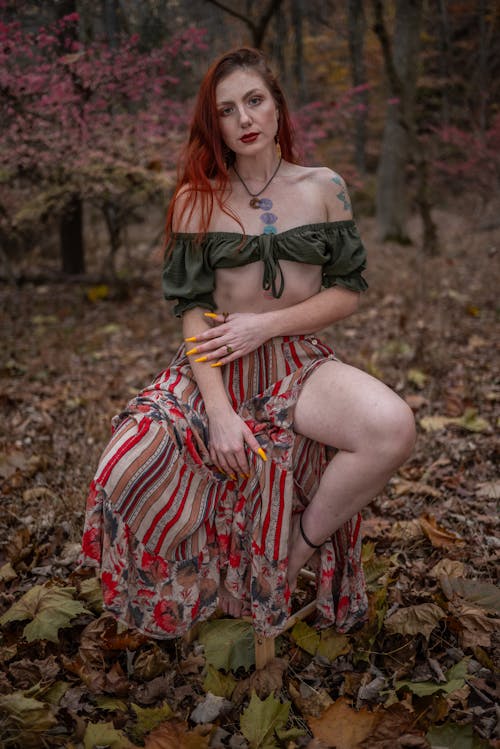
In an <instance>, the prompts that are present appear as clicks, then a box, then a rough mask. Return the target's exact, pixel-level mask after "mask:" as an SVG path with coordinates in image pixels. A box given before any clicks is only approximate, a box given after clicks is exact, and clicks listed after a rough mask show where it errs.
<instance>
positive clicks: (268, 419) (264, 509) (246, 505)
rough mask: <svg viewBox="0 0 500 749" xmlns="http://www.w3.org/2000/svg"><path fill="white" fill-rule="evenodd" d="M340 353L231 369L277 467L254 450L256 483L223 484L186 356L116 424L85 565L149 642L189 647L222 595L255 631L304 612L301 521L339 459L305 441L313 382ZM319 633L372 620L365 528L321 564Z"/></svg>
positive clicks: (273, 353) (311, 352) (276, 349)
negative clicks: (297, 575)
mask: <svg viewBox="0 0 500 749" xmlns="http://www.w3.org/2000/svg"><path fill="white" fill-rule="evenodd" d="M332 359H335V356H334V354H333V352H332V351H331V349H330V348H328V347H327V346H326V345H324V344H323V343H321V342H320V341H318V339H316V338H313V337H311V336H288V337H279V338H274V339H272V340H271V341H268V342H267V343H265V344H264V345H263V346H261V347H260V348H258V349H257V350H256V351H254V352H253V353H251V354H249V355H248V356H245V357H242V358H241V359H237V360H236V361H234V362H231V363H230V364H228V365H226V366H225V367H223V369H222V376H223V378H224V382H225V386H226V389H227V393H228V394H229V397H230V399H231V401H232V405H233V408H234V409H235V411H236V412H237V413H238V414H239V415H240V416H241V417H242V418H243V419H244V420H245V422H246V424H247V425H248V426H249V427H250V429H251V430H252V432H253V434H254V435H255V437H256V439H257V440H258V442H259V443H260V445H261V447H263V449H264V450H265V452H266V454H267V457H268V460H267V462H264V461H262V460H261V459H260V458H259V457H258V456H256V455H255V454H254V453H253V452H251V451H250V450H247V452H248V460H249V464H250V466H251V471H250V476H249V478H243V477H241V478H237V480H233V479H231V478H230V477H228V476H227V475H225V474H222V473H220V471H219V470H218V469H217V467H216V466H214V465H213V464H212V462H211V460H210V456H209V453H208V447H207V446H208V421H207V417H206V413H205V408H204V404H203V400H202V398H201V395H200V392H199V390H198V387H197V384H196V381H195V379H194V376H193V372H192V370H191V367H190V364H189V361H188V358H187V357H186V353H185V347H184V345H182V346H181V347H180V349H179V351H178V352H177V355H176V356H175V358H174V360H173V362H172V364H171V365H170V367H169V368H168V369H166V370H165V371H163V372H161V373H160V374H159V375H158V376H157V377H156V378H155V380H154V381H153V382H152V384H151V385H150V386H149V387H147V388H146V389H145V390H143V391H142V392H141V393H140V394H139V395H138V396H137V397H135V398H134V399H133V400H132V401H131V402H130V403H129V404H128V405H127V407H126V409H125V410H124V411H123V412H122V413H120V414H119V415H118V416H116V417H115V418H114V419H113V429H114V431H113V435H112V438H111V440H110V442H109V444H108V446H107V448H106V449H105V451H104V453H103V455H102V458H101V461H100V463H99V466H98V468H97V472H96V474H95V477H94V480H93V481H92V484H91V487H90V492H89V496H88V500H87V509H86V518H85V528H84V533H83V540H82V554H81V558H80V562H81V564H82V565H83V566H91V567H95V568H97V569H98V570H99V572H100V577H101V583H102V589H103V596H104V606H105V608H106V609H107V610H109V611H110V612H111V613H112V614H113V615H114V616H115V617H116V618H118V619H119V620H121V621H122V622H124V623H125V624H127V625H128V626H132V627H135V628H136V629H138V630H140V631H141V632H144V633H145V634H147V635H149V636H152V637H158V638H170V637H178V636H179V635H182V634H184V633H185V632H186V631H187V630H189V628H190V627H191V626H192V625H193V624H194V623H195V622H197V621H202V620H205V619H207V618H208V617H210V616H211V615H212V614H213V613H214V611H215V610H216V608H217V602H218V592H219V588H220V586H221V585H224V586H225V587H226V589H227V590H228V591H229V592H230V593H231V594H232V595H233V596H235V597H236V598H238V599H239V600H241V602H242V604H243V614H244V615H251V617H252V619H253V622H254V626H255V629H256V630H257V631H258V632H260V633H262V634H265V635H267V636H274V635H276V634H278V633H279V632H280V631H281V630H282V628H283V626H284V624H285V622H286V620H287V618H288V617H289V615H290V613H291V611H290V609H291V600H290V591H289V589H288V585H287V580H286V572H287V561H288V559H287V555H288V536H289V532H290V523H291V519H292V515H293V514H295V513H299V512H302V511H303V510H304V508H305V506H306V505H307V504H308V502H309V501H310V499H311V498H312V497H313V496H314V494H315V492H316V489H317V487H318V484H319V481H320V480H321V476H322V474H323V471H324V469H325V468H326V466H327V464H328V462H329V461H330V460H331V459H332V457H333V455H334V452H335V451H334V450H332V449H331V448H328V447H325V445H322V444H320V443H317V442H313V441H312V440H310V439H307V438H305V437H303V436H301V435H299V434H296V433H295V432H294V430H293V419H294V408H295V404H296V402H297V399H298V397H299V394H300V391H301V387H302V385H303V383H304V382H305V380H306V378H307V377H308V376H309V375H310V374H311V373H312V372H313V371H314V370H315V369H316V367H318V366H320V365H321V364H322V363H324V362H325V361H328V360H332ZM314 562H315V563H314V567H315V569H316V582H317V599H318V623H319V624H320V625H324V626H327V625H331V624H335V625H336V628H337V629H338V630H339V631H340V632H345V631H348V630H349V629H351V628H352V627H353V626H354V625H356V624H358V623H359V622H361V621H362V620H363V619H364V616H365V613H366V608H367V600H366V592H365V585H364V578H363V571H362V566H361V536H360V517H359V515H356V516H355V517H354V518H352V520H350V521H349V522H348V523H346V524H345V525H344V526H343V527H342V528H340V529H339V530H338V531H337V532H336V533H335V534H334V535H333V536H332V537H331V538H329V539H327V541H325V543H324V544H323V545H322V547H321V549H320V550H319V551H318V552H317V553H315V558H314Z"/></svg>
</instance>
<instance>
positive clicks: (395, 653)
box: [0, 206, 500, 749]
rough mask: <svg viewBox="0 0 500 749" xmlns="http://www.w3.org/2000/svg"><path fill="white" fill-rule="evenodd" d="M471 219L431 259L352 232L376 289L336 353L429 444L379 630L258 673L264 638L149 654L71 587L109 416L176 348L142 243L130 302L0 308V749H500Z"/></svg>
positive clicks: (375, 556)
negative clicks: (401, 401) (405, 412)
mask: <svg viewBox="0 0 500 749" xmlns="http://www.w3.org/2000/svg"><path fill="white" fill-rule="evenodd" d="M461 208H462V207H461V206H452V207H451V208H449V209H447V210H442V211H440V212H437V214H436V218H437V220H438V223H439V228H440V236H441V244H442V251H441V254H440V255H439V256H438V257H433V258H429V257H427V256H426V255H425V253H424V252H423V251H422V249H421V248H420V247H419V246H418V231H419V230H418V220H417V219H415V220H414V221H413V222H412V225H411V232H412V236H414V237H415V240H416V241H415V243H414V244H412V245H409V246H406V247H401V246H397V245H392V244H385V245H382V244H381V243H380V242H378V241H377V240H376V237H375V227H374V222H373V219H371V218H366V219H362V220H360V221H359V225H360V228H361V232H362V235H363V237H364V240H365V243H366V245H367V247H368V248H369V272H368V274H367V278H368V281H369V283H370V291H369V292H368V293H367V294H366V295H365V296H364V297H363V300H362V304H361V308H360V311H359V312H358V313H357V314H356V315H355V316H353V317H352V318H349V319H348V320H346V321H344V322H342V323H340V324H338V325H336V326H335V327H332V328H331V329H328V330H327V331H326V332H325V334H324V338H326V340H327V341H328V342H329V343H330V344H331V345H332V346H333V348H334V349H335V350H336V351H337V353H338V355H339V356H340V357H341V358H342V359H343V360H344V361H347V362H349V363H351V364H354V365H356V366H359V367H361V368H362V369H364V370H366V371H368V372H370V373H371V374H373V375H375V376H377V377H380V378H381V379H382V380H384V381H385V382H386V383H387V384H388V385H390V386H391V387H392V388H394V389H395V390H396V391H397V392H398V393H399V394H400V395H401V396H402V397H403V398H405V399H406V401H407V402H408V403H409V404H410V406H411V407H412V409H413V411H414V413H415V418H416V422H417V426H418V442H417V446H416V449H415V451H414V453H413V455H412V457H411V458H410V459H409V460H408V462H407V463H406V464H405V465H404V466H403V467H402V468H401V469H400V470H399V471H398V473H397V474H396V475H395V476H394V477H393V478H392V479H391V481H390V482H389V484H388V486H387V487H386V489H385V491H384V492H383V493H382V494H381V495H380V496H378V497H377V498H376V500H375V501H374V502H373V503H372V504H371V506H370V507H369V508H368V509H367V510H366V511H365V512H364V522H363V538H364V551H363V558H364V566H365V574H366V578H367V582H368V592H369V601H370V608H369V619H368V622H367V624H366V625H365V626H364V628H363V629H362V630H360V631H359V632H356V633H353V634H348V635H339V634H338V633H336V632H335V631H334V630H327V631H325V632H323V633H318V632H317V631H316V630H314V628H313V627H312V626H310V623H306V622H303V623H301V624H299V625H296V626H295V627H294V628H293V629H292V630H291V631H289V632H288V633H286V634H285V635H284V636H282V637H281V638H279V640H278V647H277V655H278V657H277V658H276V659H275V660H274V661H272V663H271V664H270V666H269V667H268V668H267V669H266V670H265V671H264V672H263V673H261V672H255V669H254V667H253V661H252V659H253V647H252V639H251V629H250V625H248V624H246V623H242V622H237V621H235V620H218V621H215V622H209V623H208V624H207V625H205V627H204V628H203V629H202V631H201V633H200V635H199V637H197V638H195V639H194V640H193V642H192V643H191V644H186V643H184V642H181V641H166V642H153V641H148V640H146V639H145V638H143V637H142V636H137V635H135V634H134V633H132V632H129V631H122V630H121V629H120V628H119V629H118V631H117V628H116V625H115V623H114V622H113V621H112V620H111V619H110V618H109V617H108V616H106V615H103V614H102V609H101V608H100V601H99V591H98V590H97V589H96V587H95V585H94V584H93V581H92V579H90V580H84V579H82V578H81V577H79V576H78V575H75V573H74V570H75V565H76V557H77V554H78V550H79V538H80V534H81V529H82V522H83V511H84V504H85V495H86V489H87V486H88V484H89V482H90V480H91V478H92V474H93V471H94V469H95V467H96V464H97V460H98V457H99V454H100V452H101V450H102V448H103V447H104V445H105V443H106V440H107V438H108V436H109V422H110V418H111V417H112V415H113V414H114V413H116V412H117V411H118V410H119V409H120V408H121V406H122V405H123V404H124V403H125V402H126V401H127V400H128V398H129V397H130V396H132V395H133V394H135V393H136V392H137V390H138V389H140V388H142V386H144V385H145V384H147V383H148V382H149V381H150V380H151V378H152V377H153V375H154V374H156V373H157V372H158V371H159V370H161V369H163V368H164V367H165V366H166V364H167V363H168V361H169V359H170V358H171V356H172V354H173V353H174V351H175V350H176V349H177V347H178V345H179V342H180V340H181V335H180V327H179V323H178V321H177V320H176V319H175V318H174V317H173V316H171V314H170V312H169V309H168V306H167V305H166V304H165V303H164V302H163V300H162V298H161V292H160V288H159V276H160V265H159V261H158V259H157V258H156V259H155V258H154V256H153V255H152V254H151V253H148V252H147V251H146V250H145V245H137V247H136V248H135V250H133V251H132V252H131V254H129V257H128V258H126V262H125V261H124V264H125V265H127V267H128V272H129V280H128V281H127V282H123V281H122V283H121V284H120V286H119V287H113V286H107V285H105V284H104V285H99V286H90V285H88V286H85V285H79V284H75V283H45V284H40V283H38V284H29V283H25V284H22V285H19V286H16V287H14V286H9V285H6V284H4V285H2V286H1V287H0V302H1V314H2V349H3V351H2V356H1V360H0V414H1V421H0V488H1V492H2V498H1V514H0V543H1V551H0V614H1V613H3V614H4V617H3V620H2V624H3V628H2V631H3V635H2V640H1V641H0V737H1V739H0V746H2V747H9V748H10V747H14V749H16V748H17V747H20V748H22V749H26V748H29V747H34V748H36V749H38V748H39V747H53V746H54V747H56V746H63V747H67V749H82V748H84V749H89V748H90V747H97V746H102V747H106V746H110V747H132V746H146V747H147V748H148V749H162V748H165V747H173V746H176V747H177V749H182V748H183V747H211V748H213V749H217V747H233V749H237V748H240V747H241V748H243V747H252V748H253V747H263V748H264V749H272V747H289V749H291V748H292V747H308V749H321V748H324V747H336V749H361V748H362V747H364V748H365V749H398V748H401V749H403V748H406V747H412V748H415V747H416V748H417V749H424V748H427V749H429V748H430V747H434V748H435V749H437V747H441V748H443V747H444V748H449V749H481V748H483V747H499V746H500V735H499V734H498V733H496V731H498V728H497V723H498V702H499V700H498V696H499V695H498V691H496V687H495V682H494V673H495V667H496V669H498V665H499V646H500V638H499V631H500V628H499V626H498V624H499V622H500V619H499V617H500V611H499V609H500V592H499V588H498V587H496V585H495V583H496V582H497V581H496V580H495V574H496V572H497V571H498V568H499V565H498V562H499V557H500V538H499V536H498V533H497V523H498V514H497V507H498V499H499V494H500V482H499V479H498V474H497V472H496V466H497V465H498V454H497V455H496V456H495V450H498V443H497V442H496V439H495V429H496V425H497V420H498V399H499V394H500V393H499V387H498V372H499V367H498V351H495V344H496V343H498V319H497V317H496V315H497V314H498V312H497V309H496V305H497V303H498V288H499V283H498V280H499V279H498V272H497V274H496V275H495V265H496V268H498V257H499V250H500V231H499V230H498V229H496V230H495V229H489V230H488V229H481V228H480V226H479V224H480V219H479V218H477V219H476V218H474V217H473V216H472V217H471V216H470V214H469V215H467V212H466V211H463V210H461ZM101 260H102V258H101V259H99V258H98V257H97V256H96V258H94V259H92V257H91V261H92V262H94V263H95V264H96V267H97V263H98V262H101ZM28 262H36V263H37V264H38V265H39V264H40V262H41V260H40V258H35V261H33V258H31V259H30V258H26V260H25V261H24V265H25V266H26V267H27V264H28ZM19 268H20V269H21V270H22V269H23V263H20V264H19ZM139 281H140V282H139ZM310 595H311V594H310V591H309V590H308V589H307V588H306V587H304V588H303V589H301V591H300V594H299V598H303V599H304V600H305V599H307V598H308V596H309V597H310ZM18 602H19V603H18Z"/></svg>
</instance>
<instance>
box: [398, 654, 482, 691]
mask: <svg viewBox="0 0 500 749" xmlns="http://www.w3.org/2000/svg"><path fill="white" fill-rule="evenodd" d="M468 662H469V659H468V658H463V659H462V660H461V661H459V663H456V664H455V665H454V666H452V668H450V669H449V670H448V671H447V672H446V683H445V684H442V683H440V684H436V682H434V681H397V682H396V689H397V690H399V689H407V690H409V691H410V692H413V694H416V695H418V696H419V697H428V696H430V695H432V694H436V692H444V693H445V694H451V693H452V692H456V691H457V690H459V689H462V687H463V686H464V685H465V677H466V676H467V665H468Z"/></svg>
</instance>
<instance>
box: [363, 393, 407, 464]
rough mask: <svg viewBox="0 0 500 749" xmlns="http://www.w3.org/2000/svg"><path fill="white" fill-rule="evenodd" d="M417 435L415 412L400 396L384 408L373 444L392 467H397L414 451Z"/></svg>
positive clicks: (373, 437)
mask: <svg viewBox="0 0 500 749" xmlns="http://www.w3.org/2000/svg"><path fill="white" fill-rule="evenodd" d="M379 416H380V415H379ZM416 436H417V433H416V428H415V418H414V416H413V412H412V410H411V408H410V407H409V406H408V405H407V404H406V403H405V402H404V401H403V400H401V399H400V398H398V399H397V400H396V401H393V402H392V403H391V404H390V405H389V406H386V408H385V409H384V413H383V415H382V416H381V418H380V420H379V422H378V424H377V429H376V435H375V436H373V435H372V443H371V444H372V447H373V448H375V449H376V450H377V452H379V454H380V455H381V457H382V458H383V459H384V461H386V462H387V464H390V467H391V468H397V467H399V466H400V465H401V464H402V463H404V462H405V460H407V459H408V458H409V457H410V455H411V453H412V452H413V449H414V447H415V440H416Z"/></svg>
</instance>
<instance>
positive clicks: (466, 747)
mask: <svg viewBox="0 0 500 749" xmlns="http://www.w3.org/2000/svg"><path fill="white" fill-rule="evenodd" d="M427 741H428V742H429V744H430V745H431V747H432V749H488V747H489V746H491V744H490V743H489V742H488V741H484V740H483V739H481V738H479V736H476V735H474V732H473V730H472V726H471V725H470V724H469V725H465V726H463V725H461V726H459V725H456V724H453V723H445V724H444V725H442V726H432V727H431V728H430V729H429V731H428V733H427Z"/></svg>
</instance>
